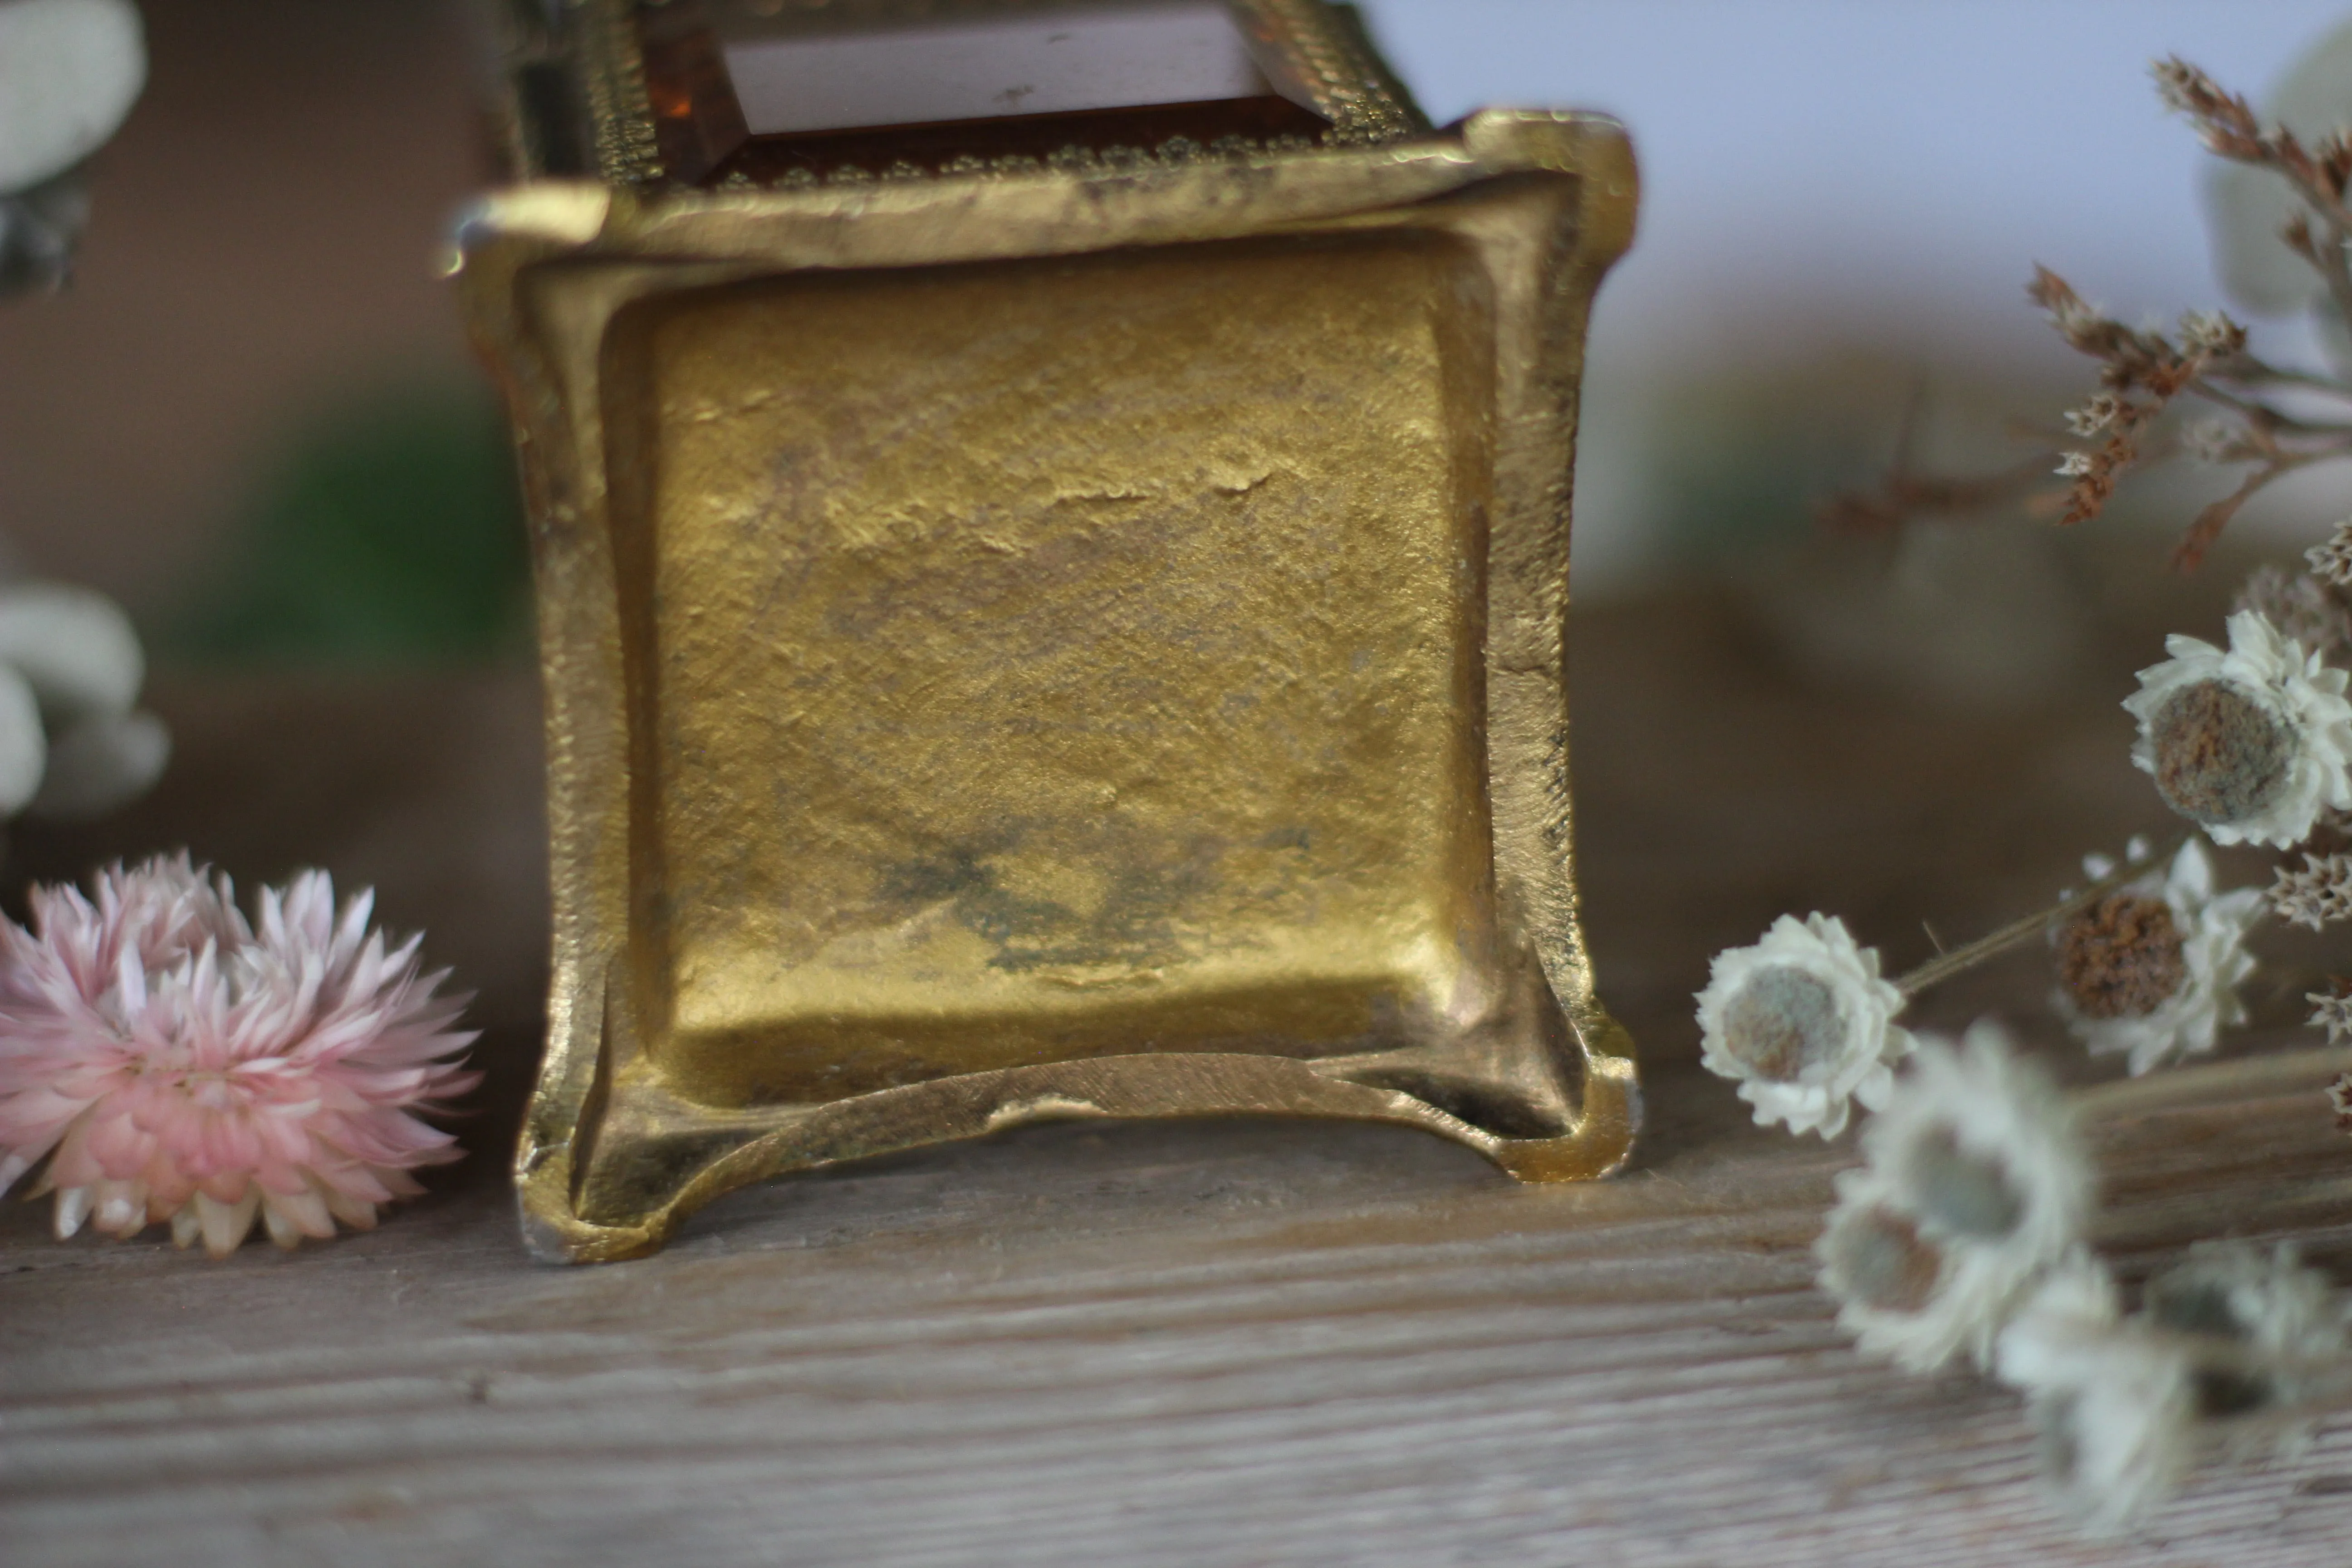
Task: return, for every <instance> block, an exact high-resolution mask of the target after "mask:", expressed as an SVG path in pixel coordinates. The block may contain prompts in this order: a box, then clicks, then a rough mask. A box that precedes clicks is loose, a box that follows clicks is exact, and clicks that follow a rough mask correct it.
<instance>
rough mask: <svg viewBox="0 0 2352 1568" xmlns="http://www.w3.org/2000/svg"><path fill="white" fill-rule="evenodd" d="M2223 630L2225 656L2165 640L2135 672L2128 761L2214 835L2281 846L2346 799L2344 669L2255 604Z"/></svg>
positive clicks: (2351, 752) (2349, 746) (2351, 731)
mask: <svg viewBox="0 0 2352 1568" xmlns="http://www.w3.org/2000/svg"><path fill="white" fill-rule="evenodd" d="M2229 630H2230V647H2229V650H2228V651H2227V652H2224V651H2222V650H2221V649H2220V648H2218V647H2214V646H2213V645H2212V644H2210V643H2208V642H2200V640H2198V639H2197V638H2195V637H2180V636H2174V637H2167V638H2166V639H2165V644H2164V647H2165V651H2166V652H2167V653H2168V654H2170V655H2171V656H2172V657H2171V658H2168V659H2167V660H2166V661H2165V662H2164V663H2162V664H2158V665H2152V666H2150V667H2149V668H2147V669H2143V670H2141V671H2140V672H2139V683H2140V689H2139V690H2138V691H2137V692H2136V693H2135V694H2133V695H2132V696H2131V697H2129V698H2127V699H2126V700H2125V702H2124V709H2125V710H2126V712H2128V713H2130V714H2131V715H2132V717H2133V718H2135V719H2137V720H2138V721H2139V738H2138V740H2137V742H2136V743H2135V744H2134V745H2133V747H2132V762H2133V763H2134V764H2135V765H2137V767H2138V768H2139V769H2140V770H2141V771H2142V772H2144V773H2148V774H2150V775H2152V776H2153V777H2154V778H2155V780H2156V788H2157V793H2158V795H2162V796H2163V797H2164V801H2165V804H2166V805H2169V806H2170V807H2172V809H2173V810H2175V811H2177V812H2179V814H2180V815H2181V816H2185V817H2187V818H2189V820H2190V821H2191V822H2194V823H2196V824H2197V825H2198V826H2200V827H2202V828H2204V829H2205V831H2206V833H2207V834H2208V835H2210V837H2212V839H2213V840H2214V842H2215V843H2217V844H2246V843H2253V844H2271V845H2275V846H2277V847H2280V848H2285V847H2289V846H2291V845H2294V844H2298V843H2301V842H2302V841H2303V840H2304V839H2305V837H2308V836H2309V835H2310V833H2311V829H2312V827H2313V826H2314V825H2315V823H2317V821H2318V820H2319V814H2320V813H2321V812H2322V811H2323V810H2326V809H2331V808H2333V809H2336V810H2341V809H2343V808H2344V807H2346V806H2352V773H2347V768H2352V702H2348V701H2347V700H2345V696H2344V690H2345V686H2346V681H2347V677H2346V674H2345V672H2344V671H2343V670H2340V669H2330V668H2327V666H2326V663H2325V662H2324V661H2323V660H2322V659H2321V658H2320V656H2319V655H2318V654H2316V653H2305V651H2304V649H2303V647H2301V645H2299V644H2297V643H2295V642H2294V641H2292V640H2291V639H2289V638H2287V637H2284V636H2283V635H2281V634H2280V632H2279V630H2278V628H2277V627H2276V626H2273V625H2271V623H2270V622H2269V621H2268V620H2266V619H2265V618H2264V617H2263V616H2262V615H2261V614H2259V613H2258V612H2256V611H2252V610H2241V611H2239V612H2238V613H2237V614H2235V615H2233V616H2231V617H2230V621H2229Z"/></svg>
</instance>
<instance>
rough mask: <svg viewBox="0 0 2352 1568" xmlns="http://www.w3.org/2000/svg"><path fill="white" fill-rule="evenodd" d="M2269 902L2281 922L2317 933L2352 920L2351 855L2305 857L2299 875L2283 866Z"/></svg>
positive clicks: (2272, 885)
mask: <svg viewBox="0 0 2352 1568" xmlns="http://www.w3.org/2000/svg"><path fill="white" fill-rule="evenodd" d="M2270 900H2271V910H2272V912H2273V914H2275V915H2277V916H2278V918H2279V919H2281V920H2283V921H2287V922H2289V923H2290V924H2293V925H2299V926H2309V927H2310V928H2311V929H2312V930H2314V931H2317V930H2319V929H2320V928H2321V927H2322V926H2325V925H2326V923H2327V922H2328V921H2341V920H2352V855H2341V854H2338V855H2305V857H2304V858H2303V868H2302V869H2301V870H2299V871H2291V870H2289V869H2287V868H2285V867H2284V866H2281V867H2280V868H2278V873H2277V877H2276V879H2275V880H2273V882H2272V883H2271V890H2270Z"/></svg>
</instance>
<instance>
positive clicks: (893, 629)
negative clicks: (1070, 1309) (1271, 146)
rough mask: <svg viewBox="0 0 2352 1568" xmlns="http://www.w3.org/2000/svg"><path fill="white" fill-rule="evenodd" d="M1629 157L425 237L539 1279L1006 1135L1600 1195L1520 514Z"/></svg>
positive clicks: (679, 214)
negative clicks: (481, 669)
mask: <svg viewBox="0 0 2352 1568" xmlns="http://www.w3.org/2000/svg"><path fill="white" fill-rule="evenodd" d="M1632 205H1633V174H1632V167H1631V163H1630V158H1629V156H1628V154H1627V152H1626V148H1625V143H1624V141H1623V138H1622V133H1621V132H1618V130H1617V129H1616V128H1615V126H1614V125H1613V124H1611V123H1610V122H1608V121H1601V120H1597V119H1593V118H1591V117H1580V116H1559V115H1548V114H1506V113H1487V114H1482V115H1479V116H1476V117H1475V118H1473V119H1472V120H1470V121H1465V123H1464V124H1463V125H1462V126H1460V127H1457V128H1455V129H1454V131H1452V132H1444V133H1439V134H1436V135H1433V136H1426V137H1418V138H1412V139H1407V140H1402V141H1393V142H1386V143H1383V144H1381V145H1378V146H1370V147H1351V148H1345V149H1340V148H1327V149H1317V150H1312V151H1283V152H1259V153H1236V154H1234V155H1232V156H1228V157H1216V158H1195V159H1187V160H1185V161H1181V162H1178V163H1160V164H1154V165H1152V166H1151V167H1150V168H1148V169H1142V170H1138V169H1135V168H1119V169H1113V168H1109V167H1105V166H1102V165H1100V164H1093V165H1087V166H1083V167H1073V168H1069V169H1064V170H1037V171H1034V172H1027V173H1015V174H971V175H967V176H936V177H931V176H926V177H919V178H908V179H904V180H898V181H891V182H886V183H882V184H872V183H868V184H864V185H856V184H852V185H847V186H835V185H827V186H822V187H819V188H816V189H813V190H801V191H792V192H784V191H767V192H748V193H740V194H723V195H692V194H688V195H661V196H657V197H655V198H650V199H647V200H644V201H639V200H636V199H634V198H631V197H628V196H626V195H622V194H618V193H613V192H609V191H607V190H605V189H603V188H599V187H589V186H570V185H541V186H534V187H529V188H525V189H523V190H520V191H518V192H515V193H512V194H510V195H505V196H500V197H497V198H493V200H492V201H491V202H490V203H489V204H488V205H487V207H486V209H485V210H484V211H483V212H482V213H481V214H480V215H478V216H477V217H476V218H475V219H473V220H472V221H470V222H469V223H468V225H467V228H466V230H465V233H464V244H465V248H466V253H467V258H466V265H465V275H466V286H467V296H468V303H469V305H470V307H471V309H472V311H473V317H474V321H475V325H476V329H477V331H478V336H479V337H480V339H481V341H482V342H483V344H484V346H485V348H486V350H487V351H488V354H489V356H490V358H491V359H492V362H493V363H494V364H495V365H497V366H498V367H499V370H500V371H501V372H502V373H503V374H504V375H505V377H506V380H507V383H508V390H509V398H510V401H511V404H512V406H513V409H514V413H515V417H516V420H517V424H518V426H519V429H520V433H521V436H522V450H523V455H524V459H525V471H526V476H527V479H528V485H529V491H530V500H531V512H532V518H533V522H534V528H535V543H536V549H537V555H538V562H539V570H540V588H541V593H540V604H541V646H542V652H543V657H544V664H545V669H546V674H547V684H548V701H549V707H548V724H549V738H550V816H551V828H552V835H553V863H554V877H555V893H556V906H557V927H556V944H555V945H556V952H555V961H556V978H555V984H554V994H553V996H552V999H551V1034H550V1042H549V1052H548V1058H547V1063H546V1067H545V1068H544V1071H543V1074H542V1079H541V1088H540V1093H539V1096H538V1098H537V1100H535V1101H534V1105H533V1108H532V1111H531V1116H530V1124H529V1126H528V1127H527V1129H526V1133H525V1139H524V1143H523V1149H522V1153H521V1156H520V1159H521V1163H520V1169H519V1173H518V1175H519V1181H520V1188H521V1193H522V1197H523V1203H524V1207H525V1212H526V1215H527V1229H528V1230H529V1233H530V1236H531V1237H532V1241H533V1245H534V1247H537V1248H538V1249H539V1250H540V1251H541V1252H542V1253H543V1254H544V1255H547V1256H550V1257H557V1258H574V1259H585V1258H615V1257H625V1256H629V1255H631V1254H633V1253H636V1252H641V1251H644V1250H646V1249H647V1248H649V1247H654V1246H656V1245H657V1244H658V1243H659V1241H660V1240H661V1238H662V1237H663V1236H664V1235H665V1234H667V1231H668V1229H669V1228H670V1227H671V1226H673V1225H674V1224H675V1222H676V1220H677V1216H678V1215H682V1214H683V1213H685V1212H687V1211H688V1209H690V1208H692V1207H693V1206H694V1205H697V1204H699V1203H701V1202H704V1201H707V1200H708V1199H709V1198H710V1197H711V1196H713V1195H716V1194H718V1193H719V1192H721V1191H723V1190H725V1189H727V1188H728V1187H730V1186H733V1185H737V1184H740V1183H743V1182H746V1181H751V1180H755V1179H758V1178H760V1177H762V1176H765V1175H769V1174H772V1173H777V1172H781V1171H785V1170H792V1169H798V1168H804V1167H808V1166H813V1165H820V1164H825V1163H833V1162H835V1161H839V1160H844V1159H849V1158H854V1157H857V1156H861V1155H866V1154H874V1153H881V1152H888V1151H892V1150H899V1149H906V1148H910V1147H915V1146H918V1145H920V1144H925V1143H930V1142H940V1141H942V1140H946V1139H952V1138H960V1137H967V1136H971V1135H973V1134H975V1133H978V1132H982V1131H988V1130H990V1129H992V1128H995V1127H1000V1126H1003V1125H1007V1124H1010V1123H1013V1122H1018V1121H1029V1120H1034V1119H1037V1118H1039V1117H1050V1116H1070V1115H1090V1116H1110V1117H1130V1116H1184V1115H1224V1114H1233V1113H1237V1112H1247V1113H1263V1114H1280V1115H1323V1116H1357V1117H1368V1118H1372V1119H1376V1120H1382V1121H1397V1122H1402V1123H1407V1124H1410V1125H1414V1126H1420V1127H1423V1128H1425V1129H1427V1130H1429V1131H1434V1132H1438V1133H1441V1134H1443V1135H1444V1136H1448V1137H1452V1138H1455V1139H1458V1140H1460V1141H1461V1142H1465V1143H1468V1144H1470V1145H1471V1146H1473V1147H1475V1148H1478V1149H1480V1150H1482V1151H1483V1152H1486V1153H1487V1154H1488V1155H1489V1156H1490V1157H1492V1158H1494V1159H1495V1160H1496V1161H1497V1162H1498V1163H1501V1164H1503V1165H1504V1166H1505V1167H1506V1168H1507V1169H1509V1170H1511V1171H1512V1172H1514V1173H1517V1174H1518V1175H1521V1176H1523V1177H1526V1178H1528V1179H1533V1180H1562V1179H1572V1178H1578V1177H1585V1176H1592V1175H1598V1174H1601V1173H1605V1172H1607V1171H1609V1170H1611V1169H1613V1168H1614V1167H1615V1166H1616V1165H1617V1164H1618V1163H1620V1162H1622V1159H1623V1158H1624V1156H1625V1153H1626V1152H1627V1150H1628V1148H1629V1147H1630V1142H1631V1139H1632V1136H1633V1124H1634V1120H1635V1116H1634V1109H1635V1104H1636V1100H1635V1095H1634V1091H1633V1068H1632V1059H1631V1056H1630V1054H1629V1052H1628V1051H1627V1049H1626V1046H1625V1042H1624V1040H1623V1037H1622V1034H1621V1033H1620V1032H1619V1031H1617V1029H1616V1028H1615V1026H1613V1025H1612V1024H1611V1023H1610V1022H1609V1020H1608V1019H1607V1017H1606V1016H1605V1015H1604V1014H1603V1013H1602V1012H1601V1009H1600V1007H1599V1005H1598V1003H1597V1002H1596V1001H1595V1000H1594V998H1593V995H1592V990H1591V973H1590V969H1589V966H1588V964H1587V963H1586V961H1585V957H1584V951H1583V946H1582V941H1581V937H1580V933H1579V931H1578V930H1577V926H1576V920H1575V907H1574V899H1575V891H1574V882H1573V879H1572V876H1571V873H1570V858H1569V809H1568V789H1567V751H1566V730H1567V700H1566V690H1565V679H1564V669H1563V668H1562V657H1563V647H1562V635H1563V632H1564V625H1565V616H1566V610H1567V556H1568V476H1569V474H1570V469H1571V466H1572V460H1573V441H1574V430H1575V395H1576V383H1577V376H1578V374H1579V372H1580V362H1581V350H1582V342H1583V327H1584V320H1585V313H1586V310H1587V308H1588V306H1589V303H1590V300H1591V292H1592V289H1593V288H1594V286H1595V285H1596V284H1597V282H1598V280H1599V278H1600V275H1601V271H1602V269H1603V268H1605V267H1606V266H1607V264H1608V262H1609V261H1610V260H1612V258H1614V257H1615V256H1616V255H1617V254H1618V253H1619V251H1620V250H1622V247H1623V245H1624V243H1625V241H1626V239H1627V237H1628V236H1629V232H1630V222H1631V213H1632Z"/></svg>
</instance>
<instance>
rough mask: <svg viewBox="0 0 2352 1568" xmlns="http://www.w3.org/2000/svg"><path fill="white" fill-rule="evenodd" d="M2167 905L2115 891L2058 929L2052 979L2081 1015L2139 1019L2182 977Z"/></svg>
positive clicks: (2183, 966)
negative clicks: (2056, 961) (2062, 988)
mask: <svg viewBox="0 0 2352 1568" xmlns="http://www.w3.org/2000/svg"><path fill="white" fill-rule="evenodd" d="M2188 973H2189V965H2188V963H2187V961H2186V960H2185V959H2184V958H2183V957H2182V955H2181V940H2180V927H2179V923H2178V922H2177V921H2174V920H2173V918H2172V906H2171V905H2169V904H2168V903H2166V902H2165V901H2164V900H2162V899H2152V898H2148V897H2147V896H2146V895H2144V894H2140V893H2116V894H2115V895H2113V896H2112V897H2110V898H2107V899H2105V900H2102V901H2100V902H2099V903H2096V904H2094V905H2093V906H2091V908H2089V909H2087V910H2084V911H2083V912H2082V913H2081V914H2079V915H2076V916H2075V917H2074V919H2073V920H2070V921H2067V922H2066V923H2065V924H2064V925H2063V926H2061V927H2060V928H2059V931H2058V984H2060V985H2062V986H2063V987H2064V988H2065V992H2066V995H2067V997H2068V999H2069V1000H2071V1001H2072V1002H2073V1003H2074V1008H2075V1011H2077V1012H2079V1013H2081V1014H2082V1015H2083V1016H2084V1017H2085V1018H2144V1017H2146V1016H2147V1015H2148V1014H2150V1013H2153V1012H2155V1011H2156V1010H2157V1009H2158V1007H2161V1006H2163V1005H2164V1004H2165V1003H2166V1002H2168V1001H2169V1000H2170V999H2171V998H2172V996H2173V994H2175V993H2176V992H2178V991H2179V989H2180V985H2181V982H2182V981H2183V980H2185V979H2186V978H2187V977H2188Z"/></svg>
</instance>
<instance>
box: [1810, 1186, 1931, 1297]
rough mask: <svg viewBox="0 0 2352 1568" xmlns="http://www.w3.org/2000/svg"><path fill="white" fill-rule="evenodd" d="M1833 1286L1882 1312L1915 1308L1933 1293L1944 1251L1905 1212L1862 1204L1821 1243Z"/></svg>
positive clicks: (1838, 1290) (1840, 1294)
mask: <svg viewBox="0 0 2352 1568" xmlns="http://www.w3.org/2000/svg"><path fill="white" fill-rule="evenodd" d="M1823 1248H1824V1251H1825V1252H1826V1254H1827V1258H1826V1261H1827V1263H1828V1265H1829V1274H1830V1279H1831V1283H1832V1289H1835V1290H1836V1292H1837V1294H1838V1295H1839V1296H1840V1297H1842V1298H1843V1299H1846V1300H1855V1301H1860V1302H1861V1303H1863V1304H1864V1306H1866V1307H1871V1308H1874V1309H1875V1310H1878V1311H1882V1312H1916V1311H1917V1310H1919V1309H1921V1308H1922V1307H1925V1306H1926V1305H1927V1302H1928V1300H1929V1299H1930V1298H1931V1297H1933V1296H1934V1295H1935V1293H1936V1281H1937V1279H1938V1278H1939V1277H1940V1276H1941V1275H1942V1273H1943V1268H1944V1255H1943V1252H1942V1251H1941V1250H1940V1249H1939V1248H1938V1247H1937V1246H1936V1244H1935V1243H1934V1242H1931V1241H1929V1240H1927V1238H1926V1237H1922V1236H1921V1235H1920V1234H1919V1227H1918V1226H1917V1225H1916V1224H1915V1223H1913V1221H1912V1219H1911V1217H1910V1216H1909V1215H1905V1214H1901V1213H1898V1212H1897V1211H1895V1210H1894V1209H1891V1208H1886V1207H1885V1206H1883V1205H1882V1206H1879V1207H1875V1208H1869V1209H1864V1211H1863V1212H1861V1213H1860V1214H1857V1215H1852V1216H1851V1217H1849V1218H1848V1219H1846V1221H1845V1222H1844V1223H1843V1224H1842V1225H1839V1226H1836V1227H1834V1228H1833V1229H1832V1230H1831V1232H1830V1234H1829V1237H1828V1238H1827V1239H1826V1241H1825V1242H1824V1244H1823Z"/></svg>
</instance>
